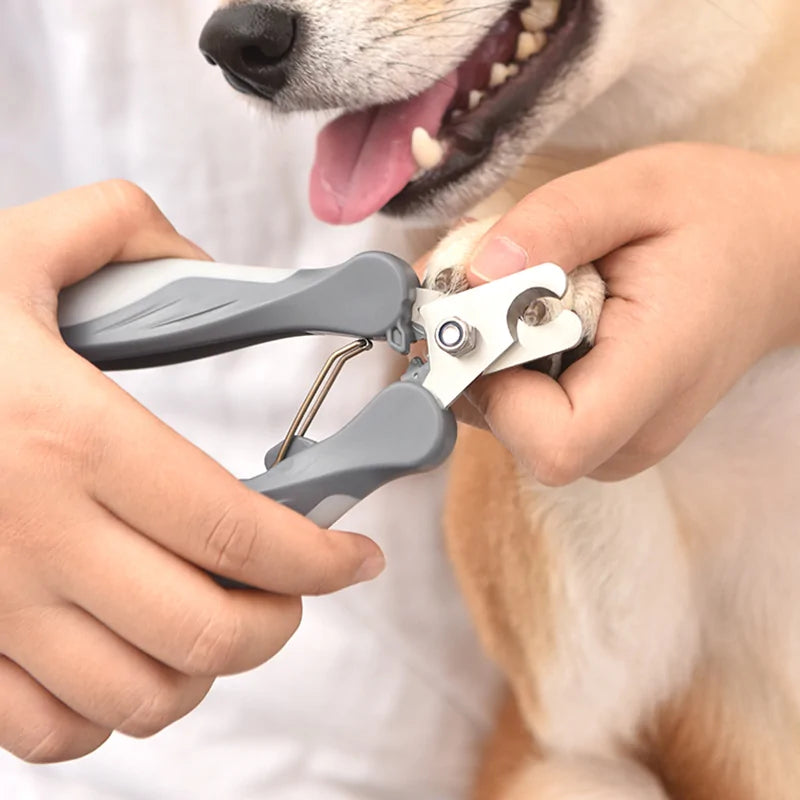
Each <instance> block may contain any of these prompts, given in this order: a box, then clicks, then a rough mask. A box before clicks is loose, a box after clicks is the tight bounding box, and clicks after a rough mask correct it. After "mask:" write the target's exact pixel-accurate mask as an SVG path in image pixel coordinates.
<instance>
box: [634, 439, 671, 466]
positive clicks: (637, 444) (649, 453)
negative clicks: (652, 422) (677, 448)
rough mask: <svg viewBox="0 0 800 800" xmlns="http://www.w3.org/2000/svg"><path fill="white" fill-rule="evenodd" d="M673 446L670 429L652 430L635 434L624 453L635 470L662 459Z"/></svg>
mask: <svg viewBox="0 0 800 800" xmlns="http://www.w3.org/2000/svg"><path fill="white" fill-rule="evenodd" d="M673 448H674V442H673V438H672V435H671V432H670V431H667V430H652V431H647V432H645V433H642V434H640V435H639V436H637V437H636V438H635V439H634V441H633V442H631V444H630V447H629V448H628V452H627V454H626V455H627V456H628V461H630V462H632V464H633V465H634V467H635V468H637V470H638V469H645V468H647V467H649V466H652V465H653V464H657V463H658V462H659V461H661V460H662V459H664V457H665V456H667V455H669V453H670V452H671V451H672V449H673Z"/></svg>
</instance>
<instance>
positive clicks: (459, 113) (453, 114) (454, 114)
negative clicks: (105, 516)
mask: <svg viewBox="0 0 800 800" xmlns="http://www.w3.org/2000/svg"><path fill="white" fill-rule="evenodd" d="M463 116H464V110H463V109H461V108H454V109H453V110H452V111H451V112H450V119H458V118H459V117H463Z"/></svg>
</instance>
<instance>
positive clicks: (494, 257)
mask: <svg viewBox="0 0 800 800" xmlns="http://www.w3.org/2000/svg"><path fill="white" fill-rule="evenodd" d="M527 266H528V254H527V253H526V252H525V250H524V249H523V248H522V247H520V246H519V245H518V244H517V243H516V242H512V241H511V239H509V238H508V237H507V236H498V237H497V238H496V239H491V240H490V241H489V242H487V243H486V244H485V245H484V246H483V247H482V248H481V249H480V250H479V251H478V255H477V256H476V257H475V260H474V261H473V262H472V267H471V272H472V274H473V275H475V277H477V278H480V279H481V280H484V281H494V280H497V279H498V278H504V277H505V276H506V275H511V274H513V273H514V272H520V271H521V270H523V269H525V267H527Z"/></svg>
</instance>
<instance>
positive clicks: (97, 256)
mask: <svg viewBox="0 0 800 800" xmlns="http://www.w3.org/2000/svg"><path fill="white" fill-rule="evenodd" d="M2 213H3V216H4V219H3V222H4V224H3V225H0V248H2V250H3V252H4V253H6V254H8V258H7V260H8V261H10V262H13V263H14V264H15V266H16V267H17V269H16V270H15V272H16V273H25V274H29V272H30V270H33V269H35V268H37V269H38V270H39V271H40V272H41V274H42V275H43V276H45V277H46V279H47V281H48V282H49V284H50V287H51V288H54V289H56V290H58V289H61V288H62V287H64V286H67V285H69V284H71V283H74V282H76V281H78V280H80V279H81V278H84V277H86V276H87V275H89V274H91V273H92V272H94V271H96V270H97V269H99V268H100V267H102V266H104V265H105V264H108V263H109V262H111V261H130V260H139V259H142V260H144V259H149V258H162V257H167V256H174V257H179V258H198V259H207V258H208V256H207V255H206V254H205V253H204V252H203V251H202V250H201V249H200V248H199V247H197V246H196V245H194V244H192V243H191V242H189V241H188V240H187V239H184V238H183V237H182V236H180V235H179V234H178V233H177V232H176V231H175V229H174V228H173V227H172V225H171V224H170V223H169V222H168V220H167V219H166V217H164V215H163V214H162V213H161V211H159V209H158V206H156V204H155V203H154V202H153V200H152V199H151V198H150V197H149V196H148V195H147V194H146V193H145V192H143V191H142V190H141V189H140V188H139V187H137V186H135V185H134V184H132V183H129V182H127V181H119V180H117V181H107V182H105V183H96V184H92V185H90V186H84V187H81V188H78V189H70V190H69V191H66V192H63V193H61V194H57V195H53V196H51V197H46V198H44V199H42V200H37V201H36V202H34V203H31V204H29V205H26V206H20V207H18V208H13V209H8V210H6V211H4V212H2ZM43 234H46V235H43ZM20 263H24V264H26V265H29V267H30V269H29V270H20V269H19V264H20ZM21 277H22V276H21Z"/></svg>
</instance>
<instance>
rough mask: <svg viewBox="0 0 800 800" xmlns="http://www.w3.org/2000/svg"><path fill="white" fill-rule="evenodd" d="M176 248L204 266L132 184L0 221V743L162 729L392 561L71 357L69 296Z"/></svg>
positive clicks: (94, 742)
mask: <svg viewBox="0 0 800 800" xmlns="http://www.w3.org/2000/svg"><path fill="white" fill-rule="evenodd" d="M167 256H172V257H184V258H207V256H206V255H205V254H204V253H202V251H200V250H199V249H198V248H197V247H195V246H194V245H193V244H191V243H190V242H188V241H187V240H186V239H184V238H183V237H181V236H179V235H178V234H177V233H176V232H175V230H174V229H173V228H172V226H171V225H170V224H169V222H167V220H166V219H165V218H164V217H163V216H162V215H161V213H160V212H159V210H158V209H157V208H156V206H155V205H154V204H153V202H152V201H151V200H150V198H149V197H148V196H147V195H146V194H144V193H143V192H142V191H141V190H139V189H137V188H136V187H135V186H133V185H131V184H128V183H126V182H122V181H113V182H109V183H104V184H98V185H94V186H89V187H86V188H83V189H77V190H73V191H70V192H66V193H64V194H61V195H57V196H54V197H50V198H47V199H45V200H41V201H39V202H36V203H33V204H30V205H28V206H22V207H19V208H12V209H7V210H2V211H0V342H2V347H0V746H2V747H3V748H5V749H7V750H9V751H11V752H12V753H14V754H16V755H17V756H19V757H21V758H23V759H25V760H28V761H33V762H44V761H56V760H64V759H69V758H75V757H78V756H81V755H84V754H86V753H88V752H90V751H91V750H93V749H95V748H96V747H98V746H99V745H100V744H101V743H102V742H103V741H104V740H105V739H106V738H107V737H108V735H109V734H110V732H111V731H112V730H118V731H122V732H123V733H127V734H130V735H133V736H147V735H150V734H152V733H154V732H156V731H158V730H160V729H161V728H163V727H165V726H166V725H168V724H170V723H171V722H173V721H175V720H176V719H178V718H179V717H181V716H183V715H184V714H186V713H187V712H188V711H190V710H191V709H192V708H194V707H195V706H196V705H197V704H198V703H199V702H200V700H201V699H202V698H203V697H204V696H205V694H206V693H207V692H208V690H209V688H210V687H211V684H212V682H213V680H214V678H215V677H216V676H218V675H226V674H231V673H235V672H240V671H243V670H247V669H251V668H253V667H255V666H257V665H259V664H261V663H263V662H264V661H266V660H267V659H269V658H270V657H272V656H273V655H274V654H275V653H276V652H277V651H278V650H279V649H280V648H281V647H282V646H283V645H284V643H285V642H286V641H287V640H288V639H289V637H290V636H291V635H292V634H293V633H294V631H295V630H296V628H297V625H298V624H299V622H300V616H301V601H300V596H301V595H304V594H318V593H325V592H331V591H335V590H337V589H341V588H343V587H345V586H348V585H350V584H352V583H356V582H358V581H361V580H367V579H370V578H372V577H375V576H376V575H377V574H378V573H379V572H380V571H381V570H382V568H383V556H382V554H381V552H380V550H379V549H378V547H377V546H376V545H375V544H374V543H373V542H371V541H370V540H369V539H366V538H365V537H362V536H358V535H356V534H350V533H341V532H330V531H326V530H321V529H319V528H318V527H317V526H315V525H314V524H312V523H311V522H309V521H308V520H307V519H305V518H304V517H301V516H299V515H298V514H295V513H294V512H292V511H290V510H288V509H286V508H284V507H283V506H281V505H279V504H277V503H275V502H273V501H271V500H268V499H267V498H264V497H262V496H261V495H258V494H256V493H255V492H252V491H250V490H248V489H246V488H245V487H244V486H243V485H242V484H240V483H239V482H238V481H237V480H236V479H235V478H234V477H233V476H232V475H230V474H229V473H228V472H226V471H225V470H224V469H222V467H220V466H219V465H217V464H216V463H215V462H214V461H212V459H210V458H209V457H207V456H206V455H204V454H203V453H202V452H201V451H200V450H198V449H197V448H195V447H193V446H192V445H191V444H189V443H188V442H187V441H185V440H184V439H182V438H181V437H180V436H178V435H177V434H176V433H175V432H174V431H172V430H171V429H170V428H168V427H167V426H166V425H164V424H163V423H161V422H160V421H159V420H158V419H156V418H155V417H153V416H152V415H151V414H149V413H148V412H147V411H146V410H145V409H144V408H142V407H141V406H140V405H139V404H138V403H136V401H135V400H133V399H132V398H131V397H130V396H128V395H127V394H126V393H125V392H123V391H122V390H121V389H120V388H118V387H117V386H116V385H115V384H114V383H113V382H111V381H110V380H108V379H107V378H106V377H105V376H104V375H103V374H102V373H100V372H98V371H97V370H96V369H95V368H94V367H92V366H91V365H90V364H88V363H87V362H85V361H84V360H83V359H81V358H80V357H79V356H77V355H76V354H75V353H73V352H72V351H71V350H69V349H68V348H67V347H66V346H65V345H64V343H63V342H62V340H61V338H60V336H59V332H58V324H57V320H56V308H57V298H58V292H59V290H60V289H61V288H62V287H64V286H67V285H69V284H71V283H74V282H76V281H78V280H80V279H81V278H83V277H85V276H87V275H89V274H90V273H92V272H94V271H96V270H97V269H99V268H100V267H102V266H103V265H105V264H107V263H109V262H111V261H131V260H139V259H149V258H156V257H167ZM205 570H209V571H211V572H214V573H217V574H220V575H224V576H226V577H229V578H233V579H235V580H238V581H241V582H243V583H246V584H248V585H251V586H253V587H256V588H257V589H258V590H261V591H256V590H251V591H248V590H224V589H222V588H220V587H219V586H218V585H217V584H216V583H214V581H213V580H212V579H211V577H209V575H208V574H207V573H206V572H205Z"/></svg>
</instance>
